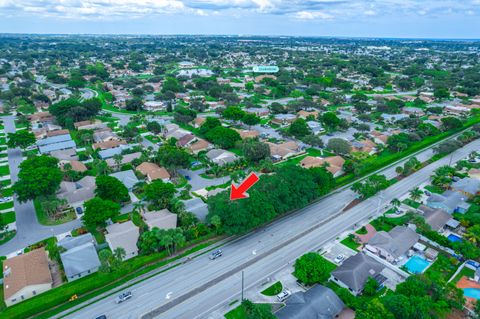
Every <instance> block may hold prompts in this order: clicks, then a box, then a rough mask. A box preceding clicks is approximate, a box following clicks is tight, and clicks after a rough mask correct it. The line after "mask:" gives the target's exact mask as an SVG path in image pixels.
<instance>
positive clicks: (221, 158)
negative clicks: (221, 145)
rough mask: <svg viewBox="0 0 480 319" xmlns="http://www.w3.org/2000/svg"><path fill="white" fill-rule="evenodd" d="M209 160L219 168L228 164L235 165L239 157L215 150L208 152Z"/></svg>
mask: <svg viewBox="0 0 480 319" xmlns="http://www.w3.org/2000/svg"><path fill="white" fill-rule="evenodd" d="M206 156H207V158H208V159H209V160H210V161H212V162H214V163H215V164H217V165H219V166H223V165H225V164H228V163H233V162H235V161H236V160H238V156H237V155H235V154H234V153H232V152H229V151H225V150H222V149H213V150H210V151H208V152H207V154H206Z"/></svg>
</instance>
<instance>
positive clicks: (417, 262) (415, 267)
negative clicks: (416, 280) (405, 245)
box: [405, 256, 430, 274]
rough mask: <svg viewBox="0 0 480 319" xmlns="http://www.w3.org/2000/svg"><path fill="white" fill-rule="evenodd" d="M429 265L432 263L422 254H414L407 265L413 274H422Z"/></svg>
mask: <svg viewBox="0 0 480 319" xmlns="http://www.w3.org/2000/svg"><path fill="white" fill-rule="evenodd" d="M428 265H430V263H429V262H428V261H427V260H425V259H423V258H422V257H420V256H413V257H412V258H410V259H409V260H408V261H407V263H406V264H405V267H406V268H407V269H408V271H409V272H411V273H412V274H421V273H422V272H423V271H424V270H425V268H427V267H428Z"/></svg>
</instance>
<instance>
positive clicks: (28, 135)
mask: <svg viewBox="0 0 480 319" xmlns="http://www.w3.org/2000/svg"><path fill="white" fill-rule="evenodd" d="M7 138H8V142H7V145H8V147H9V148H16V147H20V148H21V149H25V148H27V147H28V146H30V145H33V144H35V142H36V138H35V135H34V134H33V133H32V132H29V131H28V130H20V131H17V132H15V133H8V135H7Z"/></svg>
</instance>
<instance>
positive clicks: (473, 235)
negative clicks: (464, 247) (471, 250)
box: [464, 225, 480, 244]
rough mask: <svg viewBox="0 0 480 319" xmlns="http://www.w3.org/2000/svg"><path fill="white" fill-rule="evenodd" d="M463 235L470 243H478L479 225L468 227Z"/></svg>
mask: <svg viewBox="0 0 480 319" xmlns="http://www.w3.org/2000/svg"><path fill="white" fill-rule="evenodd" d="M464 237H465V238H466V239H468V241H470V242H471V243H472V244H478V243H480V225H475V226H473V227H470V228H469V229H468V231H467V232H466V233H465V235H464Z"/></svg>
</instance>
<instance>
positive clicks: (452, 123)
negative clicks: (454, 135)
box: [441, 116, 463, 131]
mask: <svg viewBox="0 0 480 319" xmlns="http://www.w3.org/2000/svg"><path fill="white" fill-rule="evenodd" d="M441 121H442V126H443V129H444V130H445V131H448V130H454V129H458V128H461V127H462V126H463V123H462V121H461V120H460V119H458V118H456V117H452V116H449V117H444V118H442V120H441Z"/></svg>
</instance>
